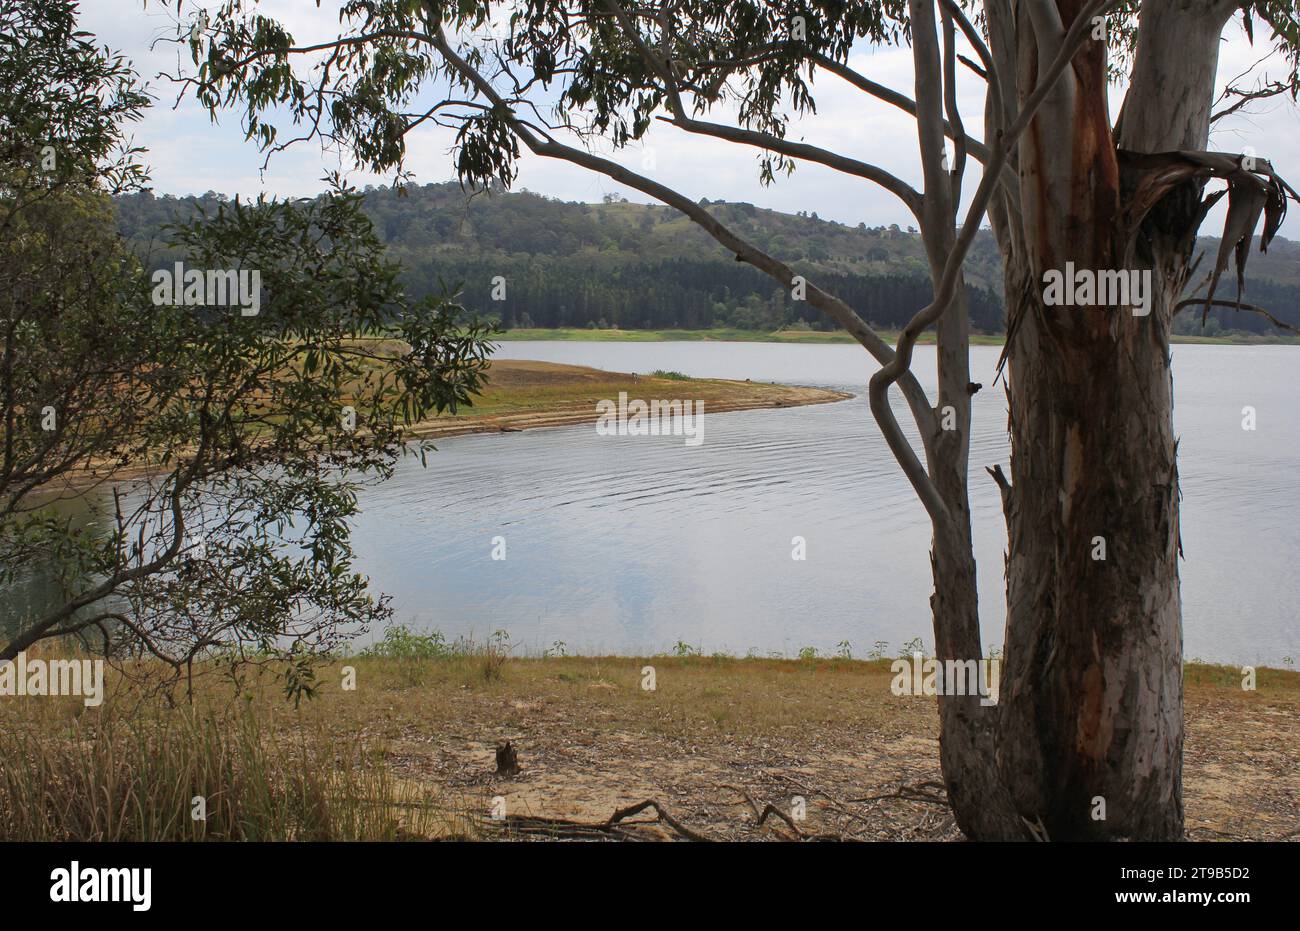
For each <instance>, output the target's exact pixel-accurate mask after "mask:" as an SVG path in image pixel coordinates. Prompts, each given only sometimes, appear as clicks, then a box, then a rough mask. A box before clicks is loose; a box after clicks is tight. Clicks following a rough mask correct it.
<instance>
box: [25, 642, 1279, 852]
mask: <svg viewBox="0 0 1300 931" xmlns="http://www.w3.org/2000/svg"><path fill="white" fill-rule="evenodd" d="M438 649H439V655H436V656H432V657H428V658H422V657H421V656H420V655H419V651H410V652H408V654H407V655H404V656H401V657H397V658H393V657H387V658H379V657H358V658H350V659H341V660H339V661H338V662H337V663H335V664H333V665H331V666H329V667H326V668H323V669H322V670H321V674H320V685H319V689H318V693H317V697H316V698H315V699H313V700H312V701H310V702H305V703H304V704H303V707H302V708H301V710H300V711H298V712H293V711H292V710H291V709H288V708H286V707H285V706H284V704H283V698H282V697H281V695H280V691H279V683H277V682H276V681H275V680H274V679H273V677H270V676H264V677H261V678H258V679H255V680H254V681H253V683H252V686H251V690H250V691H249V693H248V694H247V695H246V696H245V698H244V699H242V700H240V701H238V702H232V701H231V699H230V696H229V694H227V693H226V692H225V691H224V687H223V686H220V685H219V684H218V680H216V679H208V680H201V687H200V699H199V707H200V709H201V710H200V711H199V712H197V713H194V714H191V713H190V712H188V711H175V712H168V711H164V710H162V709H160V708H158V707H156V706H155V705H153V704H146V705H145V706H143V707H144V708H145V709H146V712H147V713H141V712H140V711H139V710H138V709H139V707H141V706H136V705H133V704H131V702H132V701H133V699H131V697H130V696H129V694H128V693H125V692H122V691H121V690H120V686H119V694H117V695H115V696H112V697H111V698H110V700H109V701H108V702H106V704H105V706H104V707H103V708H101V709H99V710H98V711H96V710H93V709H84V710H80V709H79V706H77V705H75V704H72V703H71V702H69V703H67V704H59V703H54V702H49V701H47V702H43V703H41V704H40V705H35V704H32V703H31V702H28V703H26V704H21V705H20V704H15V703H14V702H13V700H10V701H9V702H6V703H4V704H2V705H0V836H6V837H14V836H60V835H61V836H78V837H82V836H84V837H110V836H115V837H137V836H139V837H150V838H157V837H181V838H189V837H198V836H206V837H214V836H228V837H250V838H251V837H333V838H340V839H342V838H353V837H409V836H423V837H446V836H479V835H482V834H483V833H485V832H487V833H489V834H490V833H491V832H492V830H493V828H494V826H496V825H495V824H494V822H492V821H491V819H490V818H489V811H490V808H491V805H492V802H493V799H498V800H499V803H500V804H504V806H505V810H506V812H507V813H508V814H509V815H511V816H512V817H520V816H525V817H529V818H543V819H545V818H556V819H568V820H575V821H582V822H598V821H604V820H605V819H606V818H608V817H609V816H610V815H611V814H612V813H613V812H614V810H615V809H617V808H619V807H622V806H626V805H628V804H631V803H634V802H639V801H641V800H642V799H646V798H656V799H659V800H660V801H661V802H663V803H664V804H665V805H666V806H667V807H668V809H669V810H671V811H672V813H673V814H674V815H675V816H676V817H677V818H678V819H679V820H681V821H682V822H683V823H685V824H688V825H690V826H691V827H692V828H693V829H696V830H700V831H703V832H705V833H707V834H709V835H710V836H714V837H719V838H730V839H777V838H781V837H783V836H787V835H788V833H789V831H788V829H787V828H786V827H785V826H784V825H783V824H781V823H780V822H778V821H775V820H774V819H769V821H768V823H767V824H766V825H765V826H763V827H761V828H760V827H758V826H757V825H756V818H755V809H756V808H761V807H762V806H764V805H766V804H767V803H769V802H770V803H773V804H775V805H776V806H777V807H779V808H782V810H786V811H788V810H789V809H790V806H791V804H792V801H793V799H794V797H795V796H802V797H804V798H805V799H806V800H807V810H808V815H807V818H808V820H807V822H806V823H805V827H804V829H805V830H806V831H807V832H808V833H817V832H821V833H834V834H840V835H845V836H848V835H851V836H855V837H862V838H879V839H955V838H956V837H957V833H956V831H955V828H954V827H953V825H952V821H951V818H950V816H949V815H948V813H947V810H946V807H945V806H943V805H942V804H936V803H935V802H934V801H933V800H932V798H931V797H932V796H933V789H932V788H927V787H926V783H930V782H934V781H937V779H938V776H939V771H938V740H937V738H938V733H937V722H936V716H935V711H934V700H933V699H924V698H919V699H914V698H899V697H895V696H894V695H892V694H891V692H890V690H889V684H890V681H891V679H892V675H891V673H890V671H889V666H888V661H887V660H886V661H877V662H862V661H851V660H840V659H813V660H775V659H737V658H730V657H699V656H695V657H689V658H682V657H675V656H674V657H668V656H659V657H653V658H628V657H548V658H521V657H514V656H510V657H509V658H503V656H504V654H503V653H502V652H501V651H499V650H498V651H496V652H492V651H491V650H489V649H488V646H487V645H482V646H480V647H478V648H470V649H455V648H447V649H445V650H444V649H442V648H441V647H439V648H438ZM345 666H351V667H353V670H354V672H355V681H356V689H355V690H354V691H344V690H343V688H342V687H341V684H342V682H343V681H344V676H343V667H345ZM646 666H653V667H654V671H655V679H656V689H655V690H654V691H653V692H650V691H646V690H645V689H643V688H642V687H641V686H642V680H643V675H644V674H643V669H644V667H646ZM1187 682H1188V686H1187V706H1186V707H1187V755H1186V766H1185V774H1184V779H1185V788H1186V809H1187V821H1188V832H1189V835H1190V836H1191V837H1193V838H1199V839H1214V838H1219V837H1237V836H1240V837H1250V838H1281V837H1285V836H1286V835H1288V834H1289V833H1291V832H1295V831H1297V830H1300V824H1297V823H1296V822H1297V818H1298V817H1300V779H1298V778H1297V775H1296V774H1297V773H1298V772H1300V674H1297V673H1292V672H1286V671H1280V670H1261V672H1260V674H1259V681H1258V688H1257V690H1256V691H1254V692H1243V691H1242V690H1241V688H1240V677H1239V675H1238V674H1237V673H1236V671H1235V670H1232V669H1228V668H1225V667H1209V666H1195V667H1189V668H1188V675H1187ZM33 709H35V710H33ZM213 716H215V717H213ZM503 740H510V741H511V742H512V743H513V744H514V746H515V747H516V748H517V749H518V752H519V760H520V764H521V767H522V770H521V772H520V773H519V774H518V775H517V776H515V777H512V778H506V777H498V776H497V775H496V773H495V762H494V761H495V752H494V751H495V747H496V745H497V743H498V742H499V741H503ZM20 761H21V762H20ZM195 786H198V787H201V788H202V789H203V790H204V791H203V792H201V791H198V789H196V788H194V787H195ZM901 786H912V787H920V788H919V790H907V789H905V790H903V792H902V795H903V796H915V797H898V795H899V789H900V787H901ZM45 787H51V788H48V790H47V788H45ZM204 792H206V793H208V794H210V796H211V797H212V798H217V799H221V800H223V801H222V802H221V803H220V805H219V806H218V809H217V810H218V812H219V814H218V816H217V817H216V820H215V823H214V821H213V819H212V816H211V815H210V820H209V823H208V825H207V826H206V833H204V832H203V831H200V830H199V829H198V828H196V827H195V826H194V825H193V824H192V823H190V822H188V821H187V820H186V818H187V817H188V811H189V802H190V797H191V795H194V794H204ZM42 793H43V794H44V796H46V799H45V801H44V802H42V801H41V798H42ZM97 798H106V799H110V800H113V799H115V800H116V801H112V802H99V801H96V802H94V803H92V802H91V801H89V800H90V799H97ZM751 803H752V806H751ZM209 804H210V806H211V805H212V802H211V801H210V802H209ZM60 805H64V806H68V807H69V808H71V809H73V810H75V811H76V812H77V813H78V814H77V817H76V818H71V817H68V816H65V815H60V814H59V813H58V808H59V806H60ZM19 810H21V811H44V812H45V814H44V815H42V816H40V817H37V816H35V815H24V816H22V817H21V818H18V819H17V820H16V821H15V816H14V814H13V813H14V812H15V811H19ZM211 810H212V809H211V808H210V811H211ZM178 811H179V812H180V813H182V814H184V815H185V816H186V818H181V817H179V816H178ZM150 812H153V814H150ZM15 825H16V826H15ZM637 830H638V831H640V832H642V833H644V834H646V835H648V836H655V835H658V836H665V837H666V836H669V835H670V833H671V832H667V831H666V830H665V829H664V828H663V826H662V825H655V826H648V825H641V826H640V827H638V828H637Z"/></svg>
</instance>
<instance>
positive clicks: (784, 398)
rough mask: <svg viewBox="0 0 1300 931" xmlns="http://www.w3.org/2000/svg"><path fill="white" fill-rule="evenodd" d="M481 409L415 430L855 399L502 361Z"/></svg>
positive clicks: (431, 432)
mask: <svg viewBox="0 0 1300 931" xmlns="http://www.w3.org/2000/svg"><path fill="white" fill-rule="evenodd" d="M488 375H489V381H488V385H487V387H486V388H485V389H484V390H483V392H482V393H481V394H480V395H478V396H477V397H476V398H475V399H474V406H473V407H470V408H465V409H464V410H462V411H460V412H458V413H457V414H455V415H448V416H443V417H437V418H433V419H431V420H427V421H424V422H423V423H421V424H419V425H417V426H416V428H415V432H416V433H417V434H419V435H421V436H445V435H450V434H456V433H481V432H488V431H513V430H524V429H528V428H530V427H554V426H560V425H563V424H575V423H588V422H594V421H595V420H596V419H597V417H598V416H599V415H598V412H597V410H596V404H597V402H599V401H602V400H611V401H615V402H617V400H618V396H619V394H620V393H621V392H626V393H627V396H628V398H629V399H635V398H639V399H641V400H646V401H649V400H670V401H671V400H680V401H702V402H703V404H704V411H705V412H706V413H719V412H723V411H739V410H750V409H753V408H759V407H797V406H800V405H805V404H825V403H829V402H831V401H841V400H844V399H846V398H850V397H852V395H850V394H846V393H844V392H841V391H831V390H828V389H823V388H800V387H790V386H787V385H772V384H765V383H762V382H749V381H728V380H726V379H720V378H688V377H686V376H685V375H682V374H681V373H679V372H662V371H658V372H650V373H645V374H636V373H632V372H606V371H603V370H601V369H593V368H587V367H586V366H581V365H560V364H557V363H553V362H531V361H525V360H512V359H496V360H494V361H493V362H492V365H491V368H490V369H489V372H488Z"/></svg>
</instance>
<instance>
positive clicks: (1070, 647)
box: [997, 0, 1231, 840]
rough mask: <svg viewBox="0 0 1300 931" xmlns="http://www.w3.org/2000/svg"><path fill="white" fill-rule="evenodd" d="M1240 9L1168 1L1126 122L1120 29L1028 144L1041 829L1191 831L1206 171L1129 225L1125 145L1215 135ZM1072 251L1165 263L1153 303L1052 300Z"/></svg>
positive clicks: (1025, 817)
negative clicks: (1191, 524)
mask: <svg viewBox="0 0 1300 931" xmlns="http://www.w3.org/2000/svg"><path fill="white" fill-rule="evenodd" d="M1069 5H1070V4H1067V3H1062V4H1061V6H1069ZM1230 10H1231V4H1227V3H1213V2H1207V0H1147V2H1145V3H1144V4H1143V6H1142V12H1141V16H1142V19H1141V25H1140V28H1139V36H1138V48H1137V59H1136V64H1135V69H1134V74H1133V81H1132V84H1131V86H1130V91H1129V94H1128V97H1127V99H1126V102H1125V106H1124V112H1123V114H1122V116H1121V119H1120V125H1119V127H1118V128H1117V129H1116V130H1114V131H1112V129H1111V126H1110V120H1109V116H1108V114H1107V108H1106V81H1105V57H1104V45H1103V44H1101V43H1096V44H1093V45H1091V46H1089V47H1087V48H1085V50H1084V52H1083V53H1082V54H1081V55H1080V56H1079V58H1078V59H1076V61H1075V65H1074V69H1073V74H1072V75H1068V76H1067V77H1069V80H1063V81H1062V82H1061V90H1060V94H1059V98H1058V99H1057V100H1055V101H1053V102H1052V105H1051V106H1050V107H1047V108H1044V111H1043V113H1042V115H1041V116H1040V117H1039V118H1038V119H1036V120H1035V122H1034V124H1033V125H1032V127H1031V129H1030V132H1029V133H1028V134H1027V135H1026V137H1025V138H1024V139H1023V140H1022V141H1021V145H1020V150H1019V152H1020V158H1019V172H1020V181H1021V184H1020V193H1021V198H1022V201H1023V203H1024V220H1023V224H1022V225H1021V226H1020V228H1019V229H1017V230H1014V231H1013V233H1014V235H1011V236H1007V237H999V238H1000V239H1003V238H1005V240H1006V242H1007V243H1008V244H1009V245H1010V247H1009V248H1006V249H1005V250H1004V256H1005V259H1006V296H1007V308H1008V347H1007V358H1008V365H1009V378H1008V390H1009V400H1010V414H1011V416H1010V432H1011V443H1012V456H1011V482H1012V485H1011V489H1010V492H1009V495H1008V500H1007V505H1008V507H1007V512H1008V513H1007V523H1008V530H1009V538H1010V544H1009V551H1008V562H1007V609H1008V610H1007V630H1006V638H1005V643H1006V657H1007V662H1006V668H1005V670H1004V672H1003V677H1002V683H1001V684H1002V689H1001V700H1000V705H999V708H1000V722H999V723H1000V727H999V740H998V746H999V755H998V764H997V765H998V767H999V769H1000V772H1001V776H1002V781H1003V783H1004V784H1005V785H1006V786H1007V787H1008V788H1009V791H1010V792H1011V794H1012V804H1013V807H1014V812H1015V816H1016V817H1017V818H1018V819H1019V820H1020V821H1021V822H1022V823H1023V824H1024V825H1025V826H1026V829H1027V830H1028V832H1029V834H1030V835H1031V836H1035V837H1040V838H1049V839H1052V840H1083V839H1120V838H1129V839H1141V840H1171V839H1178V838H1181V837H1182V834H1183V808H1182V752H1183V706H1182V699H1183V684H1182V683H1183V680H1182V617H1181V605H1180V599H1179V584H1178V556H1179V530H1178V526H1179V525H1178V499H1179V491H1178V469H1177V464H1176V451H1177V442H1176V439H1175V436H1174V430H1173V393H1172V380H1171V369H1170V350H1169V334H1170V328H1171V325H1172V316H1173V307H1174V305H1175V304H1176V303H1177V301H1178V297H1179V295H1180V293H1181V291H1182V289H1183V286H1184V284H1185V282H1186V279H1187V275H1188V263H1189V259H1190V255H1191V248H1192V245H1193V244H1194V241H1195V238H1194V232H1195V228H1196V226H1197V225H1199V221H1200V218H1201V214H1200V213H1199V205H1200V193H1201V191H1200V186H1199V184H1195V183H1189V184H1188V185H1186V186H1185V188H1184V189H1180V190H1178V191H1175V192H1174V193H1173V194H1171V195H1170V196H1169V197H1167V198H1166V199H1165V200H1164V201H1163V202H1162V203H1161V204H1160V205H1159V206H1158V207H1157V208H1156V209H1155V210H1154V211H1152V212H1151V214H1150V215H1148V216H1147V217H1145V218H1144V219H1143V220H1142V222H1141V223H1140V226H1139V228H1136V229H1132V228H1129V227H1128V225H1127V224H1126V218H1125V213H1124V208H1125V206H1126V202H1125V194H1126V193H1127V192H1128V191H1130V190H1131V189H1132V183H1133V181H1134V179H1133V178H1132V177H1131V176H1130V173H1129V172H1128V171H1126V170H1125V159H1124V157H1123V156H1124V152H1122V151H1121V150H1128V151H1135V152H1143V153H1154V152H1162V151H1169V150H1175V149H1196V150H1200V149H1203V148H1204V147H1205V143H1206V139H1207V136H1208V126H1209V118H1208V117H1209V105H1210V101H1211V99H1212V82H1213V79H1214V73H1215V66H1216V62H1217V47H1218V41H1219V36H1220V34H1221V32H1222V29H1223V26H1224V25H1225V22H1226V18H1227V16H1228V15H1229V12H1230ZM1029 20H1030V15H1029V14H1028V13H1027V12H1025V11H1024V8H1023V5H1022V9H1021V12H1020V19H1019V22H1018V23H1017V32H1018V33H1019V34H1020V35H1021V40H1020V42H1019V43H1018V56H1017V63H1016V64H1017V73H1018V80H1017V83H1018V84H1019V86H1020V87H1022V88H1024V87H1026V86H1032V78H1033V74H1034V71H1035V69H1036V68H1037V67H1038V66H1039V62H1040V52H1041V46H1040V45H1038V44H1036V43H1035V42H1034V41H1032V39H1030V38H1028V37H1030V36H1032V35H1033V28H1034V26H1035V25H1037V24H1034V23H1031V22H1030V21H1029ZM1022 96H1023V92H1022ZM1067 262H1072V263H1073V264H1074V266H1075V267H1076V268H1079V269H1088V270H1094V271H1102V270H1108V271H1123V272H1126V273H1127V272H1131V271H1136V272H1138V273H1149V275H1150V278H1149V281H1150V291H1151V293H1150V294H1149V297H1148V300H1149V304H1148V305H1147V307H1146V308H1139V309H1138V310H1137V312H1135V311H1134V309H1133V308H1131V307H1128V306H1045V303H1044V300H1043V293H1044V287H1043V280H1044V279H1043V275H1044V273H1045V272H1046V271H1048V270H1052V269H1056V270H1062V269H1064V268H1065V267H1066V263H1067ZM1142 309H1146V310H1148V311H1149V312H1148V313H1146V314H1142V313H1141V310H1142Z"/></svg>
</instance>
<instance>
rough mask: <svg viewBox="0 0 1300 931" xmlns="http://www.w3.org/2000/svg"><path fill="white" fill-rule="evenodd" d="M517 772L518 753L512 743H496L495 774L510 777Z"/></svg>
mask: <svg viewBox="0 0 1300 931" xmlns="http://www.w3.org/2000/svg"><path fill="white" fill-rule="evenodd" d="M518 774H519V755H518V754H517V753H516V752H515V747H514V744H512V743H511V742H510V741H508V740H507V741H504V742H502V743H499V744H497V775H498V776H505V777H506V778H510V777H512V776H516V775H518Z"/></svg>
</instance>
